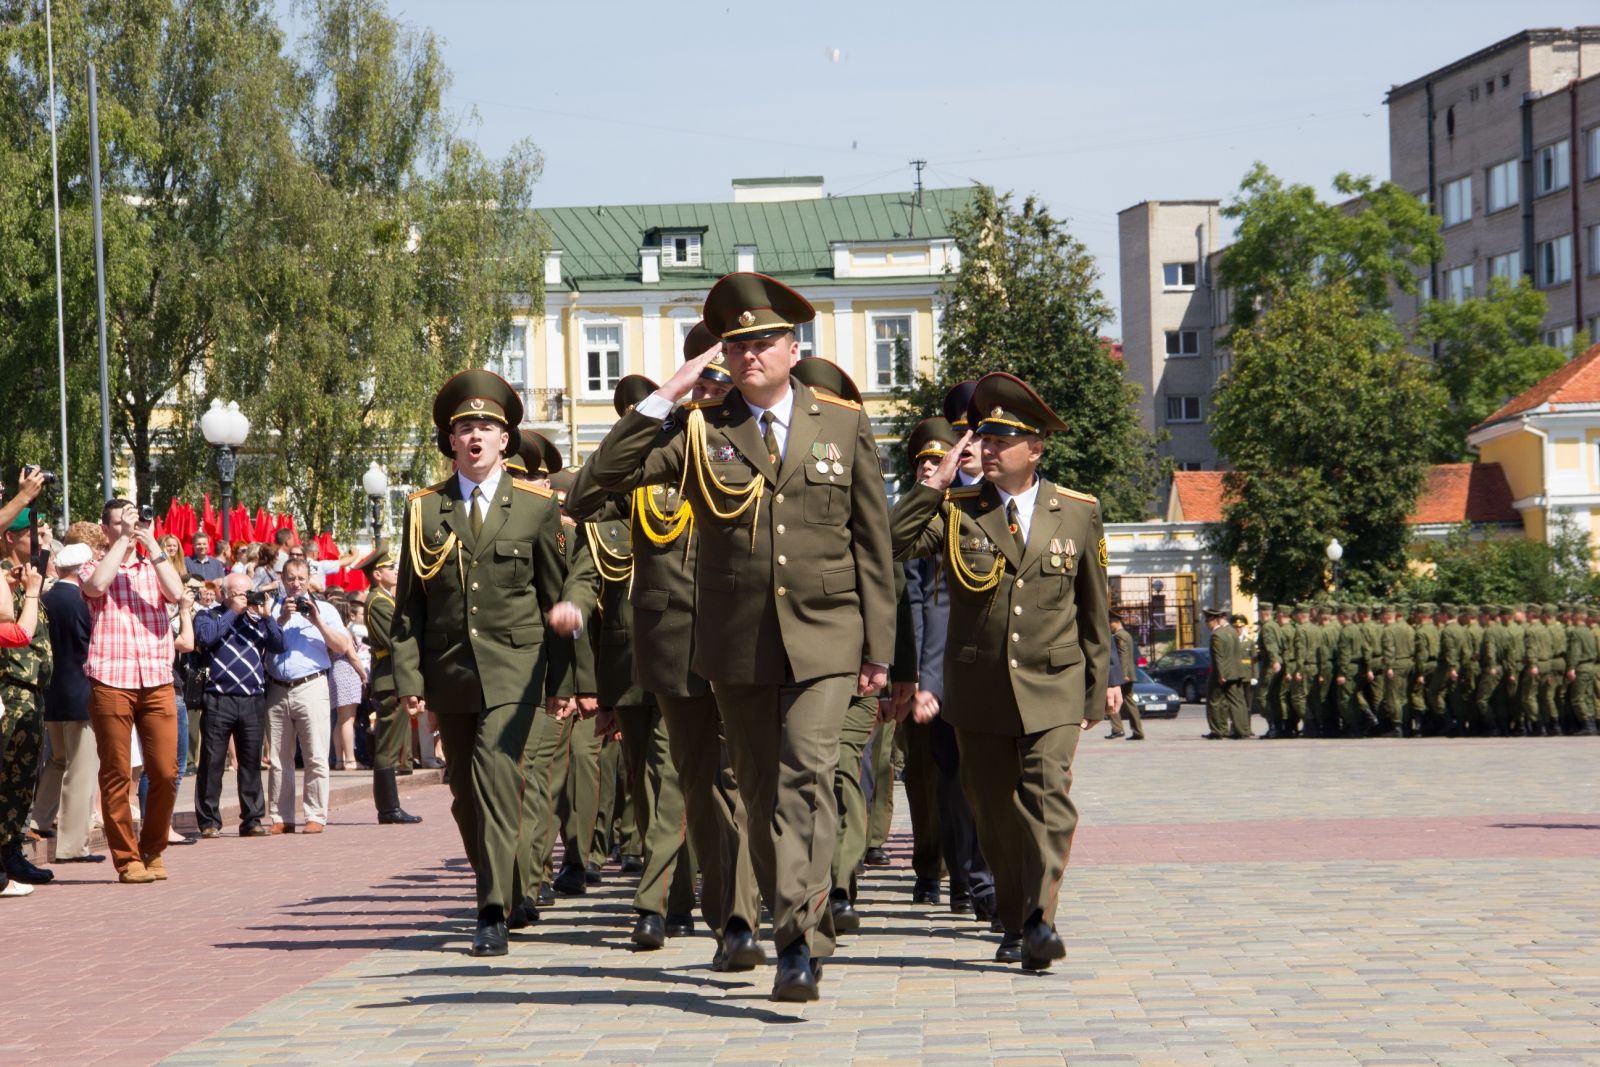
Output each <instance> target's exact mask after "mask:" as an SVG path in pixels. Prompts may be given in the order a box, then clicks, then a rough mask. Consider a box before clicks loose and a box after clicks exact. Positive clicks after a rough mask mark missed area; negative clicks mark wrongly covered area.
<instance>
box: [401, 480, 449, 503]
mask: <svg viewBox="0 0 1600 1067" xmlns="http://www.w3.org/2000/svg"><path fill="white" fill-rule="evenodd" d="M449 484H450V480H449V479H448V478H446V479H445V480H444V481H442V482H440V483H439V484H438V485H430V486H428V488H426V489H418V490H417V491H416V492H414V493H411V494H409V495H408V496H407V497H406V499H407V500H420V499H421V498H422V497H425V496H428V495H429V494H431V493H437V492H440V491H441V490H443V489H444V487H445V486H447V485H449Z"/></svg>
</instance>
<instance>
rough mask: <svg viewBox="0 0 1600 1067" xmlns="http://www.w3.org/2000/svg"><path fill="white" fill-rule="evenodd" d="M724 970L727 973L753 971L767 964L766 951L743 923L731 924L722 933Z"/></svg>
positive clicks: (721, 950)
mask: <svg viewBox="0 0 1600 1067" xmlns="http://www.w3.org/2000/svg"><path fill="white" fill-rule="evenodd" d="M720 952H721V955H722V969H723V970H726V971H752V970H755V969H756V968H757V967H764V966H766V963H767V953H766V950H765V949H763V948H762V947H761V942H759V941H757V940H756V935H755V934H753V933H751V932H750V928H749V927H748V926H745V925H744V924H743V923H741V922H737V921H735V922H733V923H729V924H728V927H727V928H726V929H725V930H723V932H722V947H721V949H720Z"/></svg>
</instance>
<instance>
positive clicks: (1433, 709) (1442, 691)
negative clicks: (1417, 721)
mask: <svg viewBox="0 0 1600 1067" xmlns="http://www.w3.org/2000/svg"><path fill="white" fill-rule="evenodd" d="M1439 615H1440V617H1441V618H1443V619H1444V625H1443V626H1440V627H1439V628H1438V635H1439V638H1438V640H1439V651H1438V653H1437V654H1436V655H1435V656H1434V661H1433V672H1432V673H1431V674H1430V675H1429V676H1428V683H1427V691H1426V693H1425V694H1424V702H1425V706H1426V709H1427V719H1426V720H1425V721H1424V724H1423V725H1424V727H1425V728H1426V729H1427V730H1428V732H1430V733H1436V734H1437V733H1443V734H1447V735H1449V736H1452V737H1454V736H1455V735H1456V734H1457V733H1458V732H1460V729H1461V725H1460V719H1461V715H1460V707H1459V704H1458V703H1457V700H1456V693H1457V692H1458V691H1459V689H1460V684H1461V673H1462V671H1463V670H1464V669H1465V667H1466V663H1467V658H1468V656H1469V655H1470V654H1471V640H1470V638H1469V637H1468V635H1467V628H1466V627H1465V626H1463V625H1462V624H1461V620H1460V619H1459V618H1457V614H1456V606H1455V605H1454V604H1441V605H1439Z"/></svg>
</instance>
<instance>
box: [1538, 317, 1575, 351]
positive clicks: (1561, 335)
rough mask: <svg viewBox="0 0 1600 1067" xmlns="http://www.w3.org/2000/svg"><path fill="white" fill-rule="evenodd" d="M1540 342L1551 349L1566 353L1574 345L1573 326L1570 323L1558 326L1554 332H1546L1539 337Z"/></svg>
mask: <svg viewBox="0 0 1600 1067" xmlns="http://www.w3.org/2000/svg"><path fill="white" fill-rule="evenodd" d="M1539 340H1541V341H1543V342H1544V343H1545V344H1547V345H1549V346H1550V347H1551V348H1559V349H1561V350H1562V351H1566V349H1567V348H1569V347H1570V346H1571V345H1572V324H1571V323H1570V322H1569V323H1567V325H1565V326H1557V327H1556V328H1555V329H1553V330H1546V331H1545V332H1544V333H1542V334H1540V335H1539Z"/></svg>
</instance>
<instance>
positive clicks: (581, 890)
mask: <svg viewBox="0 0 1600 1067" xmlns="http://www.w3.org/2000/svg"><path fill="white" fill-rule="evenodd" d="M551 884H552V886H553V888H554V889H555V891H556V892H557V893H560V894H561V895H562V896H566V897H581V896H583V895H584V894H585V893H587V892H588V891H589V880H588V879H587V878H585V877H584V874H583V868H582V867H562V868H561V873H560V874H557V875H556V877H555V881H554V882H553V883H551Z"/></svg>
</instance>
